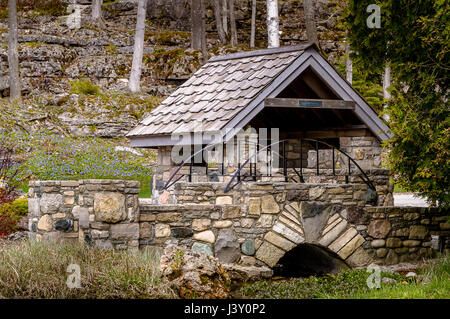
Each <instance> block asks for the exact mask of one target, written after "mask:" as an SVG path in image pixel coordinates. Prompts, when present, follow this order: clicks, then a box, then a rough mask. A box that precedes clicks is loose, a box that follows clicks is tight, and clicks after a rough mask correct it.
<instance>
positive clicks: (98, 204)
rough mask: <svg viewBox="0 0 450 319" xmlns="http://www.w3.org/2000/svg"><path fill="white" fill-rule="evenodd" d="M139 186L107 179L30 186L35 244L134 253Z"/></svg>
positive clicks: (31, 219) (41, 183) (137, 226)
mask: <svg viewBox="0 0 450 319" xmlns="http://www.w3.org/2000/svg"><path fill="white" fill-rule="evenodd" d="M139 186H140V184H139V182H137V181H124V180H107V179H102V180H95V179H92V180H79V181H35V182H30V192H29V196H30V198H29V199H28V204H29V209H28V210H29V215H30V231H31V232H32V233H33V234H35V235H34V236H35V238H36V239H37V240H49V239H50V240H57V241H59V240H75V241H77V240H78V241H80V242H83V243H87V244H89V245H94V246H100V247H105V248H111V249H112V248H115V249H131V250H137V249H138V247H139V203H138V194H139Z"/></svg>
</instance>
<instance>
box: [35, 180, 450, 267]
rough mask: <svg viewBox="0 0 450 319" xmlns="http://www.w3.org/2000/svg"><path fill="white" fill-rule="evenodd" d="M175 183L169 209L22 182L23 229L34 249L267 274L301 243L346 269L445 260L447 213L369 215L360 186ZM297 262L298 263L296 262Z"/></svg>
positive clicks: (117, 184) (75, 187)
mask: <svg viewBox="0 0 450 319" xmlns="http://www.w3.org/2000/svg"><path fill="white" fill-rule="evenodd" d="M224 188H225V184H224V183H178V184H176V186H175V189H174V193H173V194H172V195H173V196H175V197H176V199H177V201H178V203H177V204H166V205H163V204H145V203H139V202H138V197H137V194H138V193H139V183H138V182H135V181H121V180H80V181H37V182H32V183H30V192H29V197H30V198H29V215H30V219H29V220H30V225H29V227H30V230H31V231H32V232H33V234H34V237H35V238H36V239H37V240H74V241H80V242H83V243H86V244H89V245H95V246H100V247H105V248H110V249H112V248H114V249H130V250H137V249H138V248H139V247H140V248H143V247H149V246H150V247H161V248H163V247H165V246H166V245H168V244H177V245H181V246H184V247H187V248H190V249H193V250H196V251H202V252H205V253H206V254H208V255H214V256H216V257H218V258H219V260H220V261H222V262H223V263H232V264H239V265H241V266H269V267H274V266H275V265H276V264H277V263H278V261H279V260H280V258H282V257H283V256H284V255H285V254H286V253H288V252H290V251H291V250H292V249H293V248H295V247H297V246H298V245H303V244H309V245H315V246H317V247H321V248H322V249H323V250H324V251H326V252H327V253H329V254H332V255H333V256H335V257H339V258H341V259H342V260H344V261H345V262H346V263H347V264H348V265H350V266H365V265H368V264H370V263H372V262H376V263H379V264H394V263H397V262H402V261H414V260H418V259H421V258H427V257H431V256H432V251H433V250H432V249H433V248H434V249H440V250H446V251H448V249H449V248H450V247H449V241H448V237H449V235H450V227H449V223H447V220H448V212H444V211H440V212H439V211H438V210H437V209H425V208H414V207H410V208H408V207H407V208H400V207H370V206H367V205H365V194H366V188H365V186H364V185H361V184H344V185H336V184H296V183H295V184H294V183H264V182H260V183H246V182H244V183H241V184H240V185H238V186H237V187H236V188H235V189H234V190H233V191H232V192H229V193H224ZM305 262H307V261H305Z"/></svg>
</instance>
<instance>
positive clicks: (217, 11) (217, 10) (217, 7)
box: [213, 0, 227, 44]
mask: <svg viewBox="0 0 450 319" xmlns="http://www.w3.org/2000/svg"><path fill="white" fill-rule="evenodd" d="M213 3H214V17H215V19H216V27H217V34H218V35H219V39H220V42H222V44H225V43H227V38H226V36H225V31H224V30H223V21H222V4H221V0H213Z"/></svg>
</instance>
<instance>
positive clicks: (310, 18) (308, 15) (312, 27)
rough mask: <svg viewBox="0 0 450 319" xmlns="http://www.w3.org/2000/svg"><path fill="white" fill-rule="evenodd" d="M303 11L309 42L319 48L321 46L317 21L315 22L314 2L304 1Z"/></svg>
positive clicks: (310, 0)
mask: <svg viewBox="0 0 450 319" xmlns="http://www.w3.org/2000/svg"><path fill="white" fill-rule="evenodd" d="M303 10H304V11H305V22H306V36H307V37H308V42H314V43H315V44H316V45H317V46H319V40H318V39H317V28H316V21H315V20H314V5H313V3H312V0H303Z"/></svg>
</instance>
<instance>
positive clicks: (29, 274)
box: [0, 241, 176, 299]
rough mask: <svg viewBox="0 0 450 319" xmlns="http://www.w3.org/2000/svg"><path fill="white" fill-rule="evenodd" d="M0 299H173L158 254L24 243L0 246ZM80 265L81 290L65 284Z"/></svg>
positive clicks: (68, 244)
mask: <svg viewBox="0 0 450 319" xmlns="http://www.w3.org/2000/svg"><path fill="white" fill-rule="evenodd" d="M0 261H1V262H0V298H39V299H48V298H51V299H53V298H98V299H105V298H175V297H176V296H175V294H174V292H173V291H172V290H171V289H170V288H169V286H168V284H167V282H166V281H165V280H164V279H163V277H162V276H161V274H160V272H159V256H158V254H157V253H154V252H152V251H150V250H145V251H142V252H136V253H132V252H126V251H111V250H106V249H100V248H93V247H89V246H86V245H81V244H79V243H50V242H36V241H25V242H22V243H20V244H13V245H10V246H7V247H4V248H3V249H2V248H1V247H0ZM70 264H77V265H79V266H80V273H81V288H69V287H68V286H67V284H66V282H67V279H68V276H69V275H70V273H68V272H67V269H68V266H69V265H70Z"/></svg>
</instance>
